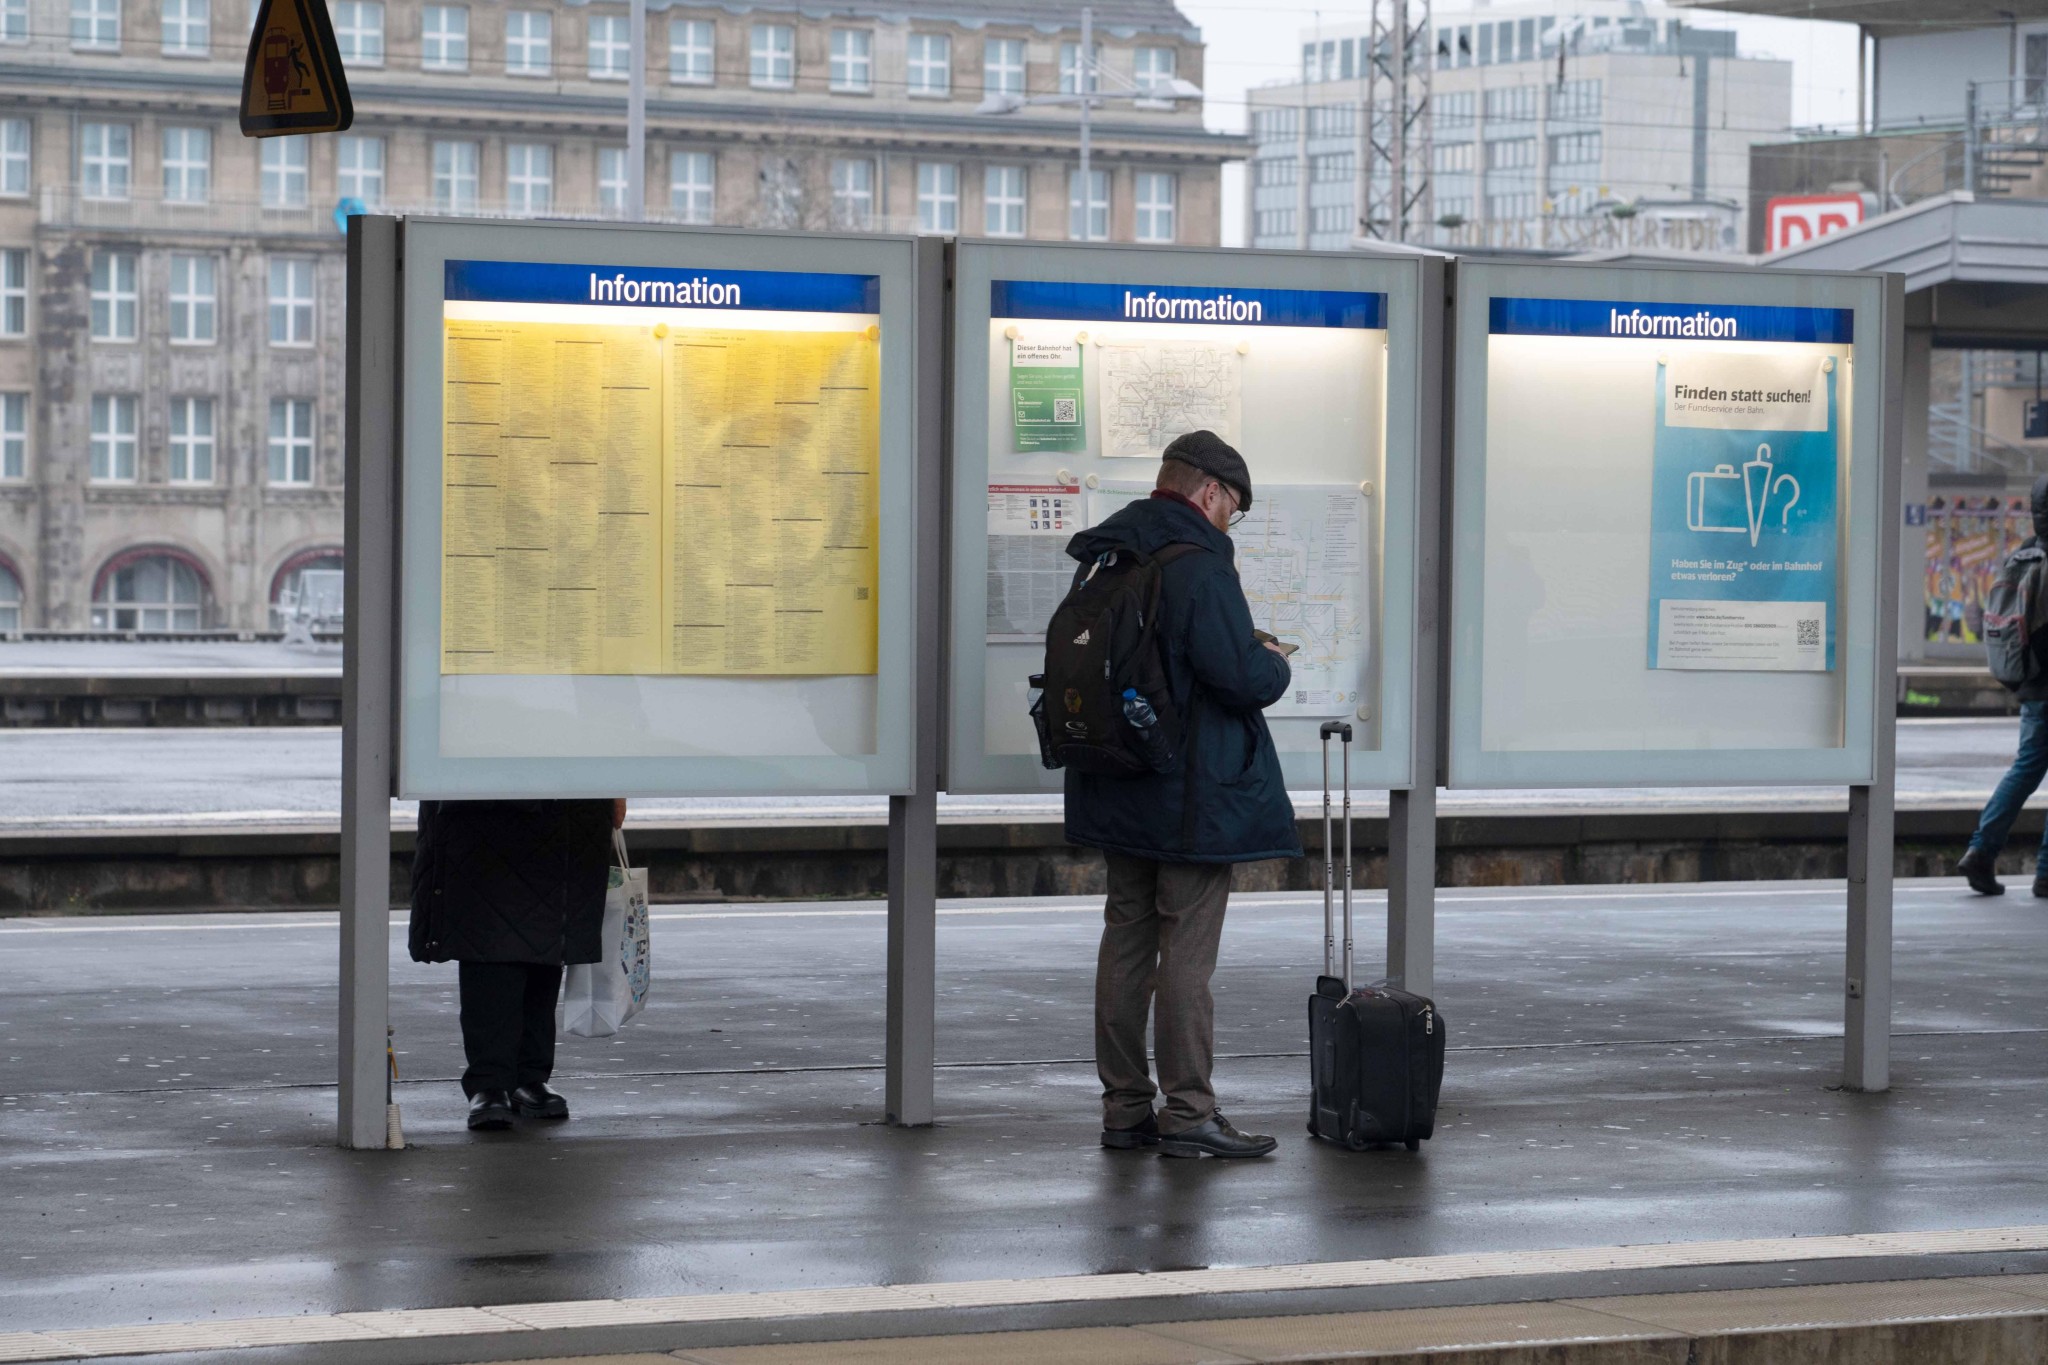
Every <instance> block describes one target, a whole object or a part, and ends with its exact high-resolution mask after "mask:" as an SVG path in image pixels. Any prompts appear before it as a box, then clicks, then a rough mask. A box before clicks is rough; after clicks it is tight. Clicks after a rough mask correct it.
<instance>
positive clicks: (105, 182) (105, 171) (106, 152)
mask: <svg viewBox="0 0 2048 1365" xmlns="http://www.w3.org/2000/svg"><path fill="white" fill-rule="evenodd" d="M134 172H135V128H134V125H132V124H127V123H81V124H79V125H78V192H79V194H80V195H81V196H82V197H83V198H86V199H126V198H127V197H128V193H129V186H130V185H131V184H132V183H133V182H134V179H135V174H134Z"/></svg>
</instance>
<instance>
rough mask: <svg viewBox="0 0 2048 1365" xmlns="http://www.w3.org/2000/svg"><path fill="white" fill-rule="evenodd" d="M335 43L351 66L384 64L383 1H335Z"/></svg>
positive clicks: (343, 58) (252, 0) (344, 59)
mask: <svg viewBox="0 0 2048 1365" xmlns="http://www.w3.org/2000/svg"><path fill="white" fill-rule="evenodd" d="M251 3H252V4H253V3H254V0H251ZM334 41H335V44H336V45H337V46H338V47H340V48H341V57H342V60H343V61H344V62H346V63H347V64H348V65H350V66H352V67H354V66H382V65H384V3H383V0H335V4H334Z"/></svg>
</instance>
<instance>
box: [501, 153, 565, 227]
mask: <svg viewBox="0 0 2048 1365" xmlns="http://www.w3.org/2000/svg"><path fill="white" fill-rule="evenodd" d="M554 206H555V149H554V147H553V146H552V145H550V144H548V143H545V142H508V143H506V144H505V208H506V210H507V211H508V212H511V213H523V214H541V213H546V212H547V211H548V210H550V209H552V208H553V207H554Z"/></svg>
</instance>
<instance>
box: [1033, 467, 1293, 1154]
mask: <svg viewBox="0 0 2048 1365" xmlns="http://www.w3.org/2000/svg"><path fill="white" fill-rule="evenodd" d="M1251 505H1252V481H1251V473H1250V471H1249V470H1248V469H1247V468H1246V467H1245V462H1244V457H1243V456H1241V455H1239V454H1238V453H1237V451H1235V450H1233V449H1232V448H1231V447H1230V445H1229V444H1228V443H1226V442H1225V441H1224V440H1223V439H1222V438H1220V437H1218V436H1217V435H1216V434H1215V433H1214V432H1209V431H1194V432H1189V433H1188V434H1187V435H1185V436H1181V437H1178V438H1176V439H1175V440H1174V442H1173V443H1172V444H1171V445H1169V446H1168V447H1167V448H1166V451H1165V457H1164V459H1163V460H1162V462H1161V464H1160V466H1159V478H1158V480H1157V485H1156V487H1155V488H1154V490H1153V492H1152V496H1151V497H1149V498H1147V499H1145V500H1143V501H1140V502H1134V503H1132V504H1131V505H1129V506H1128V507H1125V508H1123V509H1121V510H1119V511H1118V512H1117V513H1116V514H1115V515H1113V516H1111V517H1110V518H1109V519H1108V520H1107V521H1105V522H1103V523H1102V524H1101V525H1100V526H1096V527H1092V528H1090V529H1089V530H1086V531H1083V532H1081V533H1080V534H1079V535H1077V536H1075V537H1074V539H1073V540H1072V542H1071V543H1069V544H1068V546H1067V553H1068V554H1069V555H1070V556H1072V557H1073V558H1074V559H1076V560H1079V561H1080V562H1081V563H1083V564H1089V563H1093V562H1094V561H1095V560H1096V559H1097V558H1098V557H1099V556H1101V555H1103V554H1105V553H1107V552H1109V551H1112V550H1136V551H1139V552H1141V553H1144V554H1146V555H1151V556H1155V557H1156V556H1158V554H1159V552H1160V551H1161V550H1163V549H1165V548H1166V547H1168V546H1170V545H1181V544H1185V545H1190V546H1193V547H1194V550H1195V552H1183V553H1179V554H1176V555H1173V556H1170V557H1168V558H1166V559H1165V560H1164V562H1163V563H1162V566H1161V569H1160V580H1161V581H1160V607H1159V623H1158V626H1157V631H1156V634H1157V637H1158V639H1159V641H1160V649H1161V653H1162V655H1163V660H1162V662H1163V664H1164V669H1165V675H1166V679H1167V685H1168V688H1169V690H1170V691H1171V694H1172V697H1171V700H1172V714H1174V715H1176V716H1179V717H1181V719H1182V725H1183V727H1184V728H1183V730H1182V733H1181V734H1180V735H1179V736H1177V737H1176V738H1177V740H1178V744H1177V746H1176V747H1177V751H1178V753H1179V755H1180V758H1179V761H1178V762H1177V763H1176V765H1175V766H1174V767H1173V768H1172V769H1171V770H1170V771H1168V772H1164V773H1145V774H1142V775H1139V776H1135V777H1121V776H1107V775H1101V774H1094V773H1084V772H1077V771H1075V770H1073V769H1069V770H1068V771H1067V799H1066V832H1067V839H1068V841H1069V842H1071V843H1075V844H1081V845H1084V846H1087V847H1091V848H1099V849H1101V850H1102V851H1103V856H1104V858H1105V859H1106V861H1107V863H1108V869H1109V900H1108V904H1107V905H1106V906H1105V907H1104V925H1103V931H1102V948H1101V952H1100V954H1099V955H1098V957H1097V960H1096V968H1095V1065H1096V1070H1097V1072H1098V1073H1099V1074H1100V1076H1101V1079H1102V1111H1103V1116H1102V1145H1103V1146H1105V1147H1111V1148H1116V1149H1119V1150H1132V1149H1142V1148H1150V1147H1158V1148H1159V1149H1160V1152H1161V1154H1162V1155H1166V1156H1183V1157H1194V1156H1202V1155H1205V1154H1206V1155H1209V1156H1264V1155H1266V1154H1267V1153H1268V1152H1270V1151H1272V1150H1273V1148H1274V1146H1275V1145H1276V1144H1275V1143H1274V1140H1273V1139H1272V1138H1270V1137H1265V1136H1262V1135H1260V1134H1256V1133H1242V1132H1239V1131H1238V1130H1237V1129H1236V1128H1235V1127H1233V1126H1232V1125H1231V1123H1230V1121H1229V1120H1228V1119H1226V1118H1224V1117H1223V1114H1222V1113H1221V1111H1219V1110H1218V1109H1217V1107H1216V1093H1215V1090H1214V1089H1213V1088H1212V1086H1211V1084H1210V1074H1211V1071H1212V1069H1213V1066H1214V1060H1215V1052H1216V1013H1215V1002H1214V1001H1213V1000H1212V998H1211V996H1210V993H1209V978H1210V977H1211V976H1212V975H1214V973H1215V970H1216V951H1217V944H1218V942H1219V940H1220V939H1221V937H1222V933H1223V916H1224V909H1225V907H1226V905H1227V904H1228V902H1229V899H1230V877H1231V868H1232V866H1233V864H1236V863H1244V862H1256V861H1259V860H1262V859H1267V858H1298V857H1300V856H1301V842H1300V840H1299V838H1298V837H1297V835H1296V832H1295V827H1294V805H1293V802H1292V801H1290V800H1289V799H1288V796H1287V786H1286V783H1285V782H1284V781H1283V780H1282V778H1281V775H1280V756H1279V754H1278V753H1276V752H1275V751H1274V748H1273V737H1272V734H1271V733H1270V732H1269V731H1268V730H1267V728H1266V718H1265V716H1264V715H1263V714H1262V712H1263V711H1264V710H1265V708H1266V707H1268V706H1271V705H1272V704H1273V703H1274V702H1276V701H1278V700H1279V699H1280V697H1281V696H1282V695H1283V694H1284V693H1285V692H1286V690H1287V684H1288V679H1289V677H1290V669H1289V668H1288V664H1287V657H1286V655H1284V654H1283V653H1281V652H1280V651H1279V650H1278V649H1275V648H1273V647H1272V646H1271V645H1270V644H1261V643H1260V642H1259V640H1258V639H1257V638H1256V637H1255V635H1254V634H1253V629H1252V614H1251V608H1250V606H1249V605H1248V604H1247V603H1246V601H1245V596H1244V589H1243V587H1242V586H1240V584H1239V583H1238V578H1237V569H1236V566H1235V564H1234V563H1233V561H1232V555H1233V547H1232V545H1231V541H1230V536H1229V530H1230V528H1231V527H1232V526H1233V525H1235V524H1236V522H1237V519H1238V518H1239V517H1241V516H1243V514H1244V513H1245V512H1246V511H1247V510H1248V509H1249V508H1250V507H1251ZM1148 1015H1149V1016H1151V1018H1152V1023H1153V1039H1152V1044H1153V1045H1152V1053H1153V1056H1154V1057H1155V1058H1156V1060H1157V1062H1158V1072H1159V1076H1158V1082H1157V1084H1154V1082H1153V1079H1152V1074H1151V1070H1150V1068H1149V1067H1148V1066H1147V1064H1146V1048H1145V1025H1146V1019H1147V1016H1148ZM1161 1093H1163V1094H1164V1095H1165V1104H1164V1105H1163V1106H1162V1107H1160V1108H1159V1109H1158V1111H1157V1112H1156V1113H1155V1112H1154V1108H1153V1102H1154V1100H1155V1098H1156V1097H1158V1096H1159V1095H1160V1094H1161Z"/></svg>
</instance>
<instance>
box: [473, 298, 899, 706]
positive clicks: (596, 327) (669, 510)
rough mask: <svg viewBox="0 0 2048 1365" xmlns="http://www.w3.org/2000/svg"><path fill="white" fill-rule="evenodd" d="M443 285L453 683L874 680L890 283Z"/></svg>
mask: <svg viewBox="0 0 2048 1365" xmlns="http://www.w3.org/2000/svg"><path fill="white" fill-rule="evenodd" d="M446 272H447V278H446V293H445V299H446V302H445V304H444V308H443V327H444V329H445V338H444V339H445V350H444V354H445V362H444V373H443V445H442V478H443V486H442V566H441V567H442V573H441V672H442V674H443V675H444V676H446V675H464V674H542V675H587V674H627V675H658V674H674V675H725V676H804V675H844V674H855V675H859V674H873V673H874V672H875V671H876V652H877V644H876V638H877V636H876V632H877V615H876V612H877V602H876V598H877V592H876V583H877V576H878V560H877V499H878V483H879V467H880V416H879V413H880V406H879V388H880V373H879V371H880V360H879V355H880V351H879V336H880V332H879V326H878V296H879V290H878V281H877V280H876V279H875V277H872V276H865V275H820V274H800V273H782V272H766V271H686V270H668V269H635V270H633V271H632V272H631V273H630V275H629V274H627V273H626V272H622V271H614V270H610V269H606V268H602V267H594V266H580V265H564V264H538V263H520V262H504V261H459V260H452V261H449V262H448V263H447V266H446Z"/></svg>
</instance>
